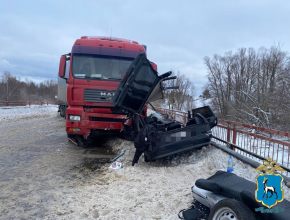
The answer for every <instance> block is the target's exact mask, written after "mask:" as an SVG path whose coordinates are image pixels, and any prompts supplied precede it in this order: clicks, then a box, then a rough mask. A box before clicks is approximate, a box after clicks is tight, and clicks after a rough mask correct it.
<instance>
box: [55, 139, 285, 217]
mask: <svg viewBox="0 0 290 220" xmlns="http://www.w3.org/2000/svg"><path fill="white" fill-rule="evenodd" d="M109 145H110V146H113V148H114V150H116V151H118V152H121V151H124V150H126V153H125V156H123V157H122V158H120V160H119V161H120V162H122V163H123V168H122V169H120V170H113V171H110V170H109V169H108V166H106V167H103V168H102V169H101V172H100V171H98V173H96V177H95V178H94V179H93V180H92V181H91V183H90V184H86V185H83V186H80V187H79V188H78V189H77V194H76V195H72V196H71V197H69V198H68V200H69V201H70V203H69V204H67V205H65V206H62V207H61V208H60V207H55V211H54V213H63V215H64V216H65V217H66V219H75V218H86V219H94V218H98V219H132V220H133V219H140V220H141V219H178V217H177V213H178V212H179V211H180V210H181V209H184V208H188V207H190V206H191V203H192V202H193V197H192V195H191V187H192V186H193V185H194V184H195V181H196V180H197V179H199V178H208V177H209V176H211V175H213V174H214V173H215V172H216V171H218V170H226V168H227V161H228V159H229V155H227V154H226V153H224V152H222V151H221V150H219V149H216V148H214V147H213V146H208V147H204V148H202V149H201V150H196V151H193V152H191V153H186V154H183V155H180V156H176V157H174V158H173V159H172V160H159V161H157V162H152V163H145V162H144V161H143V158H140V161H139V163H138V164H137V165H135V166H134V167H132V166H131V161H132V158H133V155H134V146H133V144H132V143H131V142H127V141H123V140H120V139H117V140H112V141H111V142H110V143H109ZM233 164H234V173H235V174H237V175H239V176H241V177H244V178H246V179H248V180H250V181H253V182H255V177H256V175H257V174H258V173H254V172H252V171H253V168H251V167H250V166H249V165H246V164H244V163H242V162H240V161H238V160H236V159H233ZM283 189H284V192H285V199H290V191H289V189H288V188H287V187H285V186H283ZM71 211H73V212H71Z"/></svg>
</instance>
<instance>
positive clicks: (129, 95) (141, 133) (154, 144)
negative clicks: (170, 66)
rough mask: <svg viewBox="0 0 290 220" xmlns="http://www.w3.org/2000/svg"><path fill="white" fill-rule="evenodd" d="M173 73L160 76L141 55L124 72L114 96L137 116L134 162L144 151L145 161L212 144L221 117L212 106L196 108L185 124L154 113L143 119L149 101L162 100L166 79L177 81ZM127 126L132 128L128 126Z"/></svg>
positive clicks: (115, 99)
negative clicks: (143, 111)
mask: <svg viewBox="0 0 290 220" xmlns="http://www.w3.org/2000/svg"><path fill="white" fill-rule="evenodd" d="M170 75H171V72H167V73H164V74H162V75H159V74H158V73H157V71H155V70H154V69H153V67H152V65H151V64H150V61H149V60H148V59H147V58H146V55H145V54H140V55H138V56H137V57H136V58H135V60H134V61H133V63H132V64H131V66H130V67H129V69H128V71H127V73H126V74H125V75H124V77H123V79H122V81H121V83H120V85H119V87H118V88H117V91H116V93H115V96H114V106H115V107H116V108H118V109H119V110H120V111H122V112H124V113H126V114H127V115H129V117H131V118H132V119H133V126H132V131H131V133H132V136H134V137H135V140H134V144H135V147H136V154H135V157H134V160H133V163H132V165H134V164H135V163H137V162H138V159H139V157H140V155H141V154H142V153H144V156H145V161H146V162H148V161H154V160H156V159H159V158H162V157H167V156H170V155H173V154H178V153H182V152H185V151H189V150H192V149H194V148H200V147H202V146H205V145H208V144H209V143H210V140H211V137H212V133H211V128H213V127H214V126H216V125H217V118H216V116H215V115H214V113H213V112H212V110H211V109H210V107H209V106H205V107H202V108H197V109H193V110H192V111H191V112H189V114H188V122H187V123H186V124H183V123H181V122H178V121H175V120H173V119H171V118H169V117H168V115H166V114H163V115H161V116H160V115H156V114H155V115H154V114H153V115H150V116H148V117H145V118H143V117H142V116H141V112H142V110H143V108H144V106H145V105H146V104H147V103H150V102H152V101H155V100H158V99H162V98H163V97H164V94H163V92H164V90H166V89H176V88H174V87H169V88H164V87H163V84H162V83H163V82H164V81H166V80H174V79H176V77H170ZM124 129H131V127H127V128H126V126H125V125H124Z"/></svg>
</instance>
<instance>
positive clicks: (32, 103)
mask: <svg viewBox="0 0 290 220" xmlns="http://www.w3.org/2000/svg"><path fill="white" fill-rule="evenodd" d="M27 105H29V106H31V105H57V102H40V101H35V102H30V101H26V102H13V101H11V102H10V101H1V102H0V107H3V106H27Z"/></svg>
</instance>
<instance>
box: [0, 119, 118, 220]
mask: <svg viewBox="0 0 290 220" xmlns="http://www.w3.org/2000/svg"><path fill="white" fill-rule="evenodd" d="M113 156H114V154H113V153H112V152H111V150H110V147H108V146H106V140H102V141H100V142H99V143H95V146H94V147H90V148H88V149H84V148H80V147H78V146H75V145H74V144H72V143H69V142H68V141H67V137H66V132H65V120H64V119H63V118H61V117H60V116H57V115H55V116H54V117H46V118H36V119H29V120H20V121H13V122H7V123H4V124H1V125H0V216H1V219H2V220H4V219H58V218H59V217H60V216H61V215H62V214H64V213H61V212H59V211H57V210H58V206H60V207H61V206H63V205H66V206H67V205H69V203H71V202H73V201H72V199H68V196H67V195H68V194H69V195H70V198H71V197H72V194H73V192H74V189H75V188H77V187H79V186H80V185H83V184H88V183H89V182H90V179H91V178H92V177H94V176H96V174H98V170H99V168H100V167H101V166H103V165H104V164H103V162H104V161H106V160H108V158H112V157H113ZM101 172H102V171H101V170H100V175H102V174H101ZM71 211H73V210H71Z"/></svg>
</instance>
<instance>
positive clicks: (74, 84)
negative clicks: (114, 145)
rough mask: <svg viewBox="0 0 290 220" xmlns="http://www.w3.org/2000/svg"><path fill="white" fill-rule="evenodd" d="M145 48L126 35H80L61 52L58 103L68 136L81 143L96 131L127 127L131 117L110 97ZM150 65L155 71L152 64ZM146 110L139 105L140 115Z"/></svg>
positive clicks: (103, 132)
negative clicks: (121, 36)
mask: <svg viewBox="0 0 290 220" xmlns="http://www.w3.org/2000/svg"><path fill="white" fill-rule="evenodd" d="M145 48H146V46H144V45H141V44H139V43H138V42H136V41H131V40H126V39H120V38H112V37H87V36H83V37H81V38H80V39H77V40H76V41H75V43H74V45H73V47H72V50H71V53H69V54H65V55H63V56H61V58H60V65H59V77H58V104H59V112H60V115H61V116H63V117H65V118H66V132H67V134H68V138H69V139H70V140H72V141H74V142H76V143H78V144H80V145H85V143H86V142H87V140H89V139H93V138H96V137H98V136H100V135H111V134H120V132H123V133H124V132H125V131H126V132H127V131H128V128H130V126H131V124H132V119H128V117H127V114H126V113H125V112H123V111H121V110H120V109H119V108H116V107H115V106H114V104H113V100H114V96H115V93H116V90H117V88H118V86H119V84H120V82H121V81H122V79H123V77H124V76H125V74H126V71H127V69H128V68H129V66H130V65H131V63H132V61H133V60H134V59H135V58H136V57H137V56H138V55H139V54H145V53H146V50H145ZM151 65H152V67H153V68H154V69H155V70H156V71H157V66H156V64H154V63H151ZM146 112H147V105H145V106H144V108H143V109H142V115H143V116H144V117H145V116H146ZM124 126H127V128H126V129H124ZM129 130H130V129H129ZM129 132H130V131H129Z"/></svg>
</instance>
